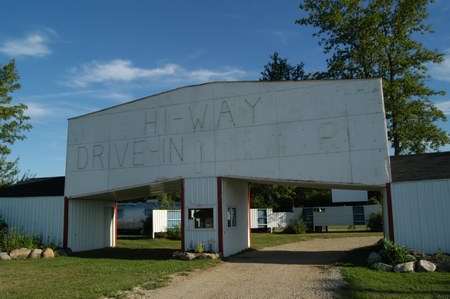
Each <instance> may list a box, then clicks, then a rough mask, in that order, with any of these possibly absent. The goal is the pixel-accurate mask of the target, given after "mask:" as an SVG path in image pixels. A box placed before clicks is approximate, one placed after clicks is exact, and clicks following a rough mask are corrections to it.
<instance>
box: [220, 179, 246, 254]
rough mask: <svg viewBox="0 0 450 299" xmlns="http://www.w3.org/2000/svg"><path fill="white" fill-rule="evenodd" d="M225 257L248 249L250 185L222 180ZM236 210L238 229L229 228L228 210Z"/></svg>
mask: <svg viewBox="0 0 450 299" xmlns="http://www.w3.org/2000/svg"><path fill="white" fill-rule="evenodd" d="M222 206H223V209H222V215H223V216H222V219H223V255H224V256H229V255H232V254H235V253H238V252H240V251H242V250H244V249H246V248H248V240H249V230H248V184H247V183H246V182H241V181H236V180H231V179H223V180H222ZM229 207H230V208H236V224H237V226H236V227H228V221H227V210H228V208H229Z"/></svg>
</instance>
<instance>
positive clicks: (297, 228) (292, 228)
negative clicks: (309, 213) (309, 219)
mask: <svg viewBox="0 0 450 299" xmlns="http://www.w3.org/2000/svg"><path fill="white" fill-rule="evenodd" d="M302 218H303V217H300V218H298V219H296V220H291V221H290V222H289V225H288V226H286V228H285V229H284V231H283V233H286V234H304V233H306V230H307V226H306V224H305V223H304V222H303V219H302Z"/></svg>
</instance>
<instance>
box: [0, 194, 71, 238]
mask: <svg viewBox="0 0 450 299" xmlns="http://www.w3.org/2000/svg"><path fill="white" fill-rule="evenodd" d="M0 214H1V215H3V218H4V219H5V221H6V223H7V224H8V225H9V227H15V228H16V229H17V230H20V231H23V232H24V233H25V234H27V235H36V236H41V237H42V239H43V241H44V242H47V241H51V242H53V243H54V244H56V245H59V246H62V245H63V234H64V197H63V196H37V197H1V198H0Z"/></svg>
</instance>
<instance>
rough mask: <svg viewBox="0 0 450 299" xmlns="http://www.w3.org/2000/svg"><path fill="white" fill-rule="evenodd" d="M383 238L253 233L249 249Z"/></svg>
mask: <svg viewBox="0 0 450 299" xmlns="http://www.w3.org/2000/svg"><path fill="white" fill-rule="evenodd" d="M367 236H380V237H382V236H383V233H376V232H375V233H373V232H334V233H308V234H298V235H291V234H278V233H277V234H269V233H253V234H252V240H251V247H252V248H253V249H262V248H264V247H269V246H277V245H282V244H286V243H293V242H298V241H303V240H307V239H313V238H345V237H367Z"/></svg>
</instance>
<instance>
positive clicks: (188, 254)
mask: <svg viewBox="0 0 450 299" xmlns="http://www.w3.org/2000/svg"><path fill="white" fill-rule="evenodd" d="M178 258H179V259H180V260H184V261H192V260H194V259H195V258H196V255H195V253H192V252H181V253H180V254H179V255H178Z"/></svg>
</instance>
